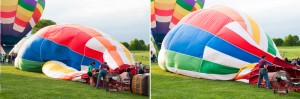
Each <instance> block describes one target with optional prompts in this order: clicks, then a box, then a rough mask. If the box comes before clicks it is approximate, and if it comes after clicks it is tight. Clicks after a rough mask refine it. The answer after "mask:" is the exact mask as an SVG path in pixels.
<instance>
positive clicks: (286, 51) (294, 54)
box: [278, 46, 300, 60]
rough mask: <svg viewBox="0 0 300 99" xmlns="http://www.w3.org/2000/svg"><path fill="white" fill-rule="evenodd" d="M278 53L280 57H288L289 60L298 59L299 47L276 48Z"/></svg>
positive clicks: (299, 56)
mask: <svg viewBox="0 0 300 99" xmlns="http://www.w3.org/2000/svg"><path fill="white" fill-rule="evenodd" d="M278 49H279V53H280V54H281V55H282V56H285V57H288V59H289V60H291V59H293V58H300V47H299V46H297V47H278Z"/></svg>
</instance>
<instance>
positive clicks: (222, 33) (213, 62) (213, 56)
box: [158, 6, 281, 82]
mask: <svg viewBox="0 0 300 99" xmlns="http://www.w3.org/2000/svg"><path fill="white" fill-rule="evenodd" d="M262 55H264V56H266V60H267V61H268V62H269V63H270V62H273V61H274V59H275V57H279V58H281V56H280V53H279V52H278V49H277V47H276V45H275V44H274V42H273V41H272V39H271V38H270V36H268V35H267V34H266V33H265V32H264V31H263V29H262V27H260V26H259V25H258V24H257V22H256V21H255V20H254V19H253V18H251V17H250V16H248V15H246V14H243V13H241V12H238V11H236V10H233V9H231V8H228V7H225V6H215V7H212V8H209V9H202V10H198V11H195V12H192V13H190V14H188V15H187V16H185V17H184V18H183V19H182V20H181V21H180V22H179V23H178V24H177V25H176V26H175V27H174V28H173V29H172V30H170V31H169V33H168V34H167V35H166V37H165V38H164V40H163V43H162V47H161V50H160V52H159V57H158V61H159V66H160V68H162V69H164V70H167V71H171V72H174V73H177V74H183V75H187V76H191V77H197V78H206V79H213V80H233V79H234V80H241V79H235V78H236V77H239V76H243V75H245V74H249V73H250V71H251V69H252V68H254V66H255V63H257V62H258V61H259V60H260V57H261V56H262ZM245 82H247V81H245Z"/></svg>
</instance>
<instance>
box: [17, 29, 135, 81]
mask: <svg viewBox="0 0 300 99" xmlns="http://www.w3.org/2000/svg"><path fill="white" fill-rule="evenodd" d="M48 61H52V62H48ZM53 61H54V63H53ZM55 61H58V62H59V63H57V62H55ZM45 62H48V64H47V67H45V69H50V70H44V67H43V64H44V63H45ZM91 62H96V65H95V66H94V68H98V67H99V65H100V62H101V63H104V62H107V64H108V65H109V67H110V69H112V70H115V69H118V68H125V67H126V66H128V65H134V59H133V56H132V54H131V53H130V52H129V50H128V49H127V48H126V47H124V46H123V45H122V44H121V43H119V42H118V41H116V40H115V39H113V38H112V37H111V36H109V35H107V34H105V33H103V32H100V31H96V30H94V29H91V28H88V27H84V26H81V25H74V24H65V25H52V26H48V27H45V28H43V29H41V30H39V31H38V32H37V33H36V34H34V35H33V36H32V37H30V38H29V39H28V40H27V41H26V42H25V43H24V44H23V46H22V47H21V48H20V50H19V52H18V56H17V58H16V61H15V67H17V68H19V69H21V70H25V71H35V72H42V68H43V71H48V72H49V71H51V72H52V71H59V70H60V69H53V68H63V67H66V66H67V67H68V68H64V70H67V71H70V70H72V71H73V70H74V71H75V70H76V71H82V70H84V69H85V70H86V67H87V66H88V65H89V64H90V63H91ZM62 63H63V64H62ZM53 64H54V65H53ZM55 64H60V65H55ZM52 66H55V67H52ZM51 68H52V69H51ZM64 70H61V71H64ZM50 74H51V73H50ZM52 74H53V73H52ZM50 77H51V76H50ZM55 77H57V76H55Z"/></svg>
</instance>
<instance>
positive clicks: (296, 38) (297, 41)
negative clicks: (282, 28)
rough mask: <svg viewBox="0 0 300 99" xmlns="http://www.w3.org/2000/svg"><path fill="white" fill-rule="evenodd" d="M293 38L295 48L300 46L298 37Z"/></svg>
mask: <svg viewBox="0 0 300 99" xmlns="http://www.w3.org/2000/svg"><path fill="white" fill-rule="evenodd" d="M293 38H294V40H295V42H296V44H295V45H296V46H300V41H299V37H298V36H297V35H294V36H293Z"/></svg>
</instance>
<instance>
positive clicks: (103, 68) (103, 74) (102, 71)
mask: <svg viewBox="0 0 300 99" xmlns="http://www.w3.org/2000/svg"><path fill="white" fill-rule="evenodd" d="M108 70H109V66H108V65H107V63H106V62H104V64H102V65H101V66H100V67H99V76H98V79H97V84H96V88H97V89H98V88H99V84H100V81H101V77H103V88H104V89H105V90H106V82H105V78H106V75H107V72H108Z"/></svg>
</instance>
